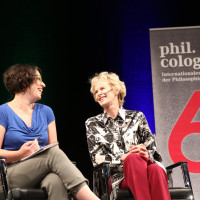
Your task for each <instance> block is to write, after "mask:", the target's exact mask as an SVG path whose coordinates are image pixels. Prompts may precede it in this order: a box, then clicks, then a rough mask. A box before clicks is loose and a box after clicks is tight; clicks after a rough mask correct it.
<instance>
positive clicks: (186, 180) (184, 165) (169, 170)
mask: <svg viewBox="0 0 200 200" xmlns="http://www.w3.org/2000/svg"><path fill="white" fill-rule="evenodd" d="M178 166H180V167H181V170H182V174H183V180H184V184H185V187H189V188H192V185H191V181H190V175H189V171H188V167H187V162H186V161H180V162H178V163H175V164H172V165H170V166H168V167H166V170H167V175H168V178H169V179H172V178H170V176H171V174H172V170H173V169H174V168H175V167H178ZM172 186H173V184H172Z"/></svg>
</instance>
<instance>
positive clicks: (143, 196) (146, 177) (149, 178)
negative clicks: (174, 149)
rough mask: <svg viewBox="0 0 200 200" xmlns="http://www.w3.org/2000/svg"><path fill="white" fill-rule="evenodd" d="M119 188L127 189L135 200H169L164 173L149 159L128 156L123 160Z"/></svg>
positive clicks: (136, 155)
mask: <svg viewBox="0 0 200 200" xmlns="http://www.w3.org/2000/svg"><path fill="white" fill-rule="evenodd" d="M123 170H124V180H123V181H122V183H121V186H120V187H121V188H124V189H125V188H126V189H127V188H129V189H130V190H131V192H132V194H133V196H134V198H135V199H136V200H171V197H170V193H169V189H168V184H167V182H168V180H167V175H166V172H165V171H164V169H163V168H162V167H160V166H159V165H157V164H154V163H153V162H152V161H151V160H150V159H148V158H146V157H144V156H141V155H139V154H130V155H129V156H127V157H126V159H125V160H124V165H123Z"/></svg>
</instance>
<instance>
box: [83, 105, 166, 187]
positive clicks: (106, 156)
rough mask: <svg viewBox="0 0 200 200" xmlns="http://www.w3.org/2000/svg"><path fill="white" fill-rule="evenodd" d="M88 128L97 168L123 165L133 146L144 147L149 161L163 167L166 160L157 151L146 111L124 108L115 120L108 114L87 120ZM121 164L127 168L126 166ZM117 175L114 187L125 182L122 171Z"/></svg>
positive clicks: (91, 155) (115, 175)
mask: <svg viewBox="0 0 200 200" xmlns="http://www.w3.org/2000/svg"><path fill="white" fill-rule="evenodd" d="M85 125H86V134H87V142H88V149H89V153H90V157H91V160H92V163H93V166H96V165H97V164H99V163H101V162H104V161H108V162H110V163H111V164H112V163H120V158H121V156H122V155H123V154H125V153H128V152H129V149H130V146H131V145H137V144H144V145H145V147H146V148H147V150H148V153H149V158H150V159H151V160H152V161H153V162H154V163H157V164H159V165H161V166H162V164H161V161H162V158H161V156H160V154H159V153H158V152H157V149H156V142H155V137H154V134H153V133H151V131H150V128H149V125H148V123H147V120H146V118H145V116H144V114H143V113H142V112H140V111H132V110H126V109H124V108H123V107H121V108H120V109H119V113H118V115H117V116H116V118H115V119H112V118H111V117H110V116H109V115H108V114H107V113H105V112H104V113H101V114H99V115H97V116H94V117H91V118H89V119H87V120H86V122H85ZM119 165H120V166H121V167H123V165H122V164H119ZM117 169H119V167H117ZM114 172H115V173H114V174H113V173H112V186H113V187H119V184H120V182H121V180H123V172H122V170H119V171H116V170H114ZM116 183H117V184H116Z"/></svg>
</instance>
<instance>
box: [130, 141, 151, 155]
mask: <svg viewBox="0 0 200 200" xmlns="http://www.w3.org/2000/svg"><path fill="white" fill-rule="evenodd" d="M130 153H137V154H141V155H143V156H145V157H147V158H149V154H148V151H147V149H146V147H145V146H144V145H143V144H139V145H135V146H131V147H130Z"/></svg>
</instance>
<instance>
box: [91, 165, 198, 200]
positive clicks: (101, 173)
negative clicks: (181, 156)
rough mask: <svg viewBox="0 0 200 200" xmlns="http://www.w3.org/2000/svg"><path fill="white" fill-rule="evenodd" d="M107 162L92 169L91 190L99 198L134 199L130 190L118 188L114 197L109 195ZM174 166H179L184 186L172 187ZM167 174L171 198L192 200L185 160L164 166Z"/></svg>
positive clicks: (114, 199)
mask: <svg viewBox="0 0 200 200" xmlns="http://www.w3.org/2000/svg"><path fill="white" fill-rule="evenodd" d="M112 166H113V165H112ZM112 166H110V164H109V163H108V162H103V163H101V164H99V165H97V166H96V167H94V169H93V192H94V193H95V194H96V195H97V196H98V197H99V198H100V199H101V200H134V197H133V195H132V193H131V192H130V190H127V189H119V190H118V192H117V194H116V196H117V197H116V198H113V197H112V196H110V195H109V188H108V181H109V179H110V176H111V173H112V172H111V171H112V170H111V168H112ZM176 167H181V170H182V174H183V181H184V185H185V187H174V186H173V177H172V172H173V169H174V168H176ZM166 170H167V175H168V186H169V191H170V195H171V199H172V200H173V199H187V200H194V195H193V190H192V185H191V181H190V175H189V172H188V167H187V162H184V161H181V162H178V163H175V164H173V165H170V166H168V167H167V168H166Z"/></svg>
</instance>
